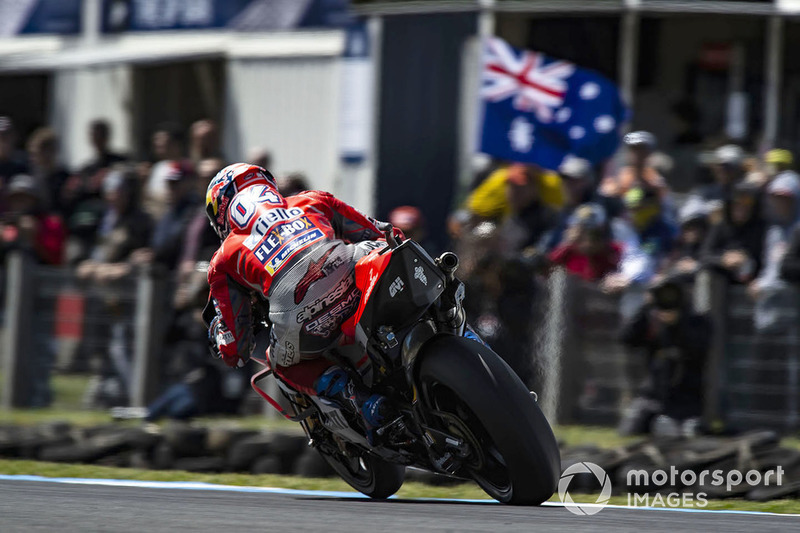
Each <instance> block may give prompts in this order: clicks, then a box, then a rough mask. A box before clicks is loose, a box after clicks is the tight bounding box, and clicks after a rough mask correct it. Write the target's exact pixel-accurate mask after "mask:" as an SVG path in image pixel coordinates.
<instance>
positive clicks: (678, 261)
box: [664, 198, 708, 282]
mask: <svg viewBox="0 0 800 533" xmlns="http://www.w3.org/2000/svg"><path fill="white" fill-rule="evenodd" d="M679 220H680V230H679V233H678V237H677V239H676V241H675V246H674V249H673V250H672V253H671V254H670V257H669V260H668V263H667V265H666V267H665V269H664V270H665V271H666V272H667V275H668V276H669V277H671V278H673V279H676V280H678V279H680V280H682V281H686V282H692V281H694V276H695V274H697V272H698V271H699V270H700V268H701V267H702V265H703V263H702V247H703V243H704V242H705V239H706V235H707V234H708V214H707V212H706V206H705V204H704V203H703V202H702V200H700V199H698V198H690V199H689V200H688V201H687V202H686V204H684V206H683V208H681V211H680V214H679Z"/></svg>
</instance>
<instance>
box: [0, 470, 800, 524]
mask: <svg viewBox="0 0 800 533" xmlns="http://www.w3.org/2000/svg"><path fill="white" fill-rule="evenodd" d="M0 473H2V474H5V475H38V476H44V477H75V478H98V479H129V480H147V481H192V482H204V483H214V484H219V485H235V486H246V487H281V488H287V489H299V490H324V491H338V492H353V489H351V488H350V487H349V486H348V485H347V484H346V483H345V482H344V481H342V480H340V479H334V478H331V479H315V478H303V477H296V476H280V475H271V474H262V475H250V474H196V473H191V472H184V471H179V470H137V469H133V468H112V467H106V466H94V465H70V464H61V463H46V462H41V461H21V460H19V461H18V460H0ZM397 496H398V497H399V498H456V499H481V500H488V499H489V498H488V496H487V495H486V494H485V493H484V492H483V491H482V490H481V489H480V488H478V487H477V486H476V485H475V484H472V483H464V484H461V485H455V486H450V487H433V486H430V485H424V484H422V483H418V482H407V483H405V484H404V485H403V487H402V488H401V489H400V491H399V492H398V493H397ZM572 497H573V499H574V501H576V502H578V503H594V502H595V501H597V496H596V495H592V494H573V495H572ZM550 501H555V502H557V501H558V496H557V495H555V496H553V498H551V500H550ZM609 503H610V504H612V505H628V498H627V497H626V496H614V497H612V498H611V500H610V501H609ZM704 509H710V510H739V511H761V512H771V513H782V514H799V513H800V501H798V500H775V501H771V502H751V501H747V500H737V499H731V500H709V502H708V505H707V506H706V507H704Z"/></svg>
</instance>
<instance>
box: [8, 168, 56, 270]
mask: <svg viewBox="0 0 800 533" xmlns="http://www.w3.org/2000/svg"><path fill="white" fill-rule="evenodd" d="M5 203H6V212H5V214H4V217H3V223H2V230H0V235H2V243H3V252H6V251H8V250H11V249H21V250H25V251H28V252H30V253H31V254H32V255H33V257H34V258H35V259H36V260H37V261H38V262H39V263H42V264H45V265H59V264H61V263H62V261H63V256H64V242H65V240H66V229H65V228H64V224H63V222H62V220H61V218H60V217H59V216H58V215H55V214H50V213H47V211H46V210H45V209H44V208H43V206H42V203H43V202H42V199H41V189H39V188H38V187H37V185H36V180H34V179H33V178H32V177H31V176H27V175H25V174H18V175H16V176H14V177H13V178H12V179H11V183H10V184H9V186H8V189H7V191H6V198H5ZM4 255H5V254H4Z"/></svg>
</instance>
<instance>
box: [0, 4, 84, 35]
mask: <svg viewBox="0 0 800 533" xmlns="http://www.w3.org/2000/svg"><path fill="white" fill-rule="evenodd" d="M81 7H82V1H81V0H2V1H0V37H13V36H15V35H24V34H32V33H39V34H42V33H51V34H61V35H74V34H77V33H80V31H81Z"/></svg>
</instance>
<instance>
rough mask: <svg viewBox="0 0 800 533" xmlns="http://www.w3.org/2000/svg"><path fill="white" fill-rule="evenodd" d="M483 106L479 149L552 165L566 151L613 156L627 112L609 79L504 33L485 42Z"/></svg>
mask: <svg viewBox="0 0 800 533" xmlns="http://www.w3.org/2000/svg"><path fill="white" fill-rule="evenodd" d="M481 105H482V107H483V124H482V128H481V141H480V148H479V151H481V152H484V153H486V154H490V155H492V156H495V157H497V158H499V159H505V160H509V161H517V162H520V163H534V164H537V165H539V166H541V167H544V168H549V169H557V168H558V166H559V165H560V164H561V162H562V161H563V160H564V158H565V157H567V156H575V157H582V158H584V159H588V160H589V161H591V162H592V163H598V162H600V161H602V160H604V159H606V158H608V157H610V156H611V155H613V154H614V152H615V151H616V149H617V146H618V145H619V137H620V134H619V132H620V126H621V124H622V123H623V122H624V121H625V120H626V119H627V109H626V107H625V105H624V104H623V103H622V98H621V97H620V94H619V90H618V89H617V87H616V85H614V83H613V82H611V81H610V80H608V79H606V78H604V77H603V76H601V75H600V74H597V73H596V72H593V71H591V70H588V69H584V68H580V67H577V66H575V65H574V64H572V63H569V62H567V61H559V60H556V59H552V58H549V57H547V56H545V55H544V54H541V53H538V52H531V51H526V50H517V49H516V48H514V47H512V46H510V45H509V44H508V43H506V42H505V41H503V40H502V39H498V38H489V39H486V40H485V41H484V56H483V75H482V82H481Z"/></svg>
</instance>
